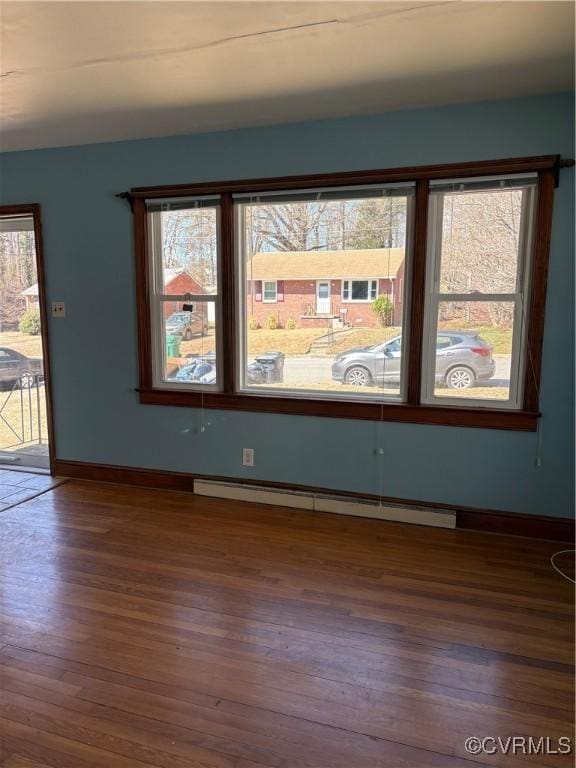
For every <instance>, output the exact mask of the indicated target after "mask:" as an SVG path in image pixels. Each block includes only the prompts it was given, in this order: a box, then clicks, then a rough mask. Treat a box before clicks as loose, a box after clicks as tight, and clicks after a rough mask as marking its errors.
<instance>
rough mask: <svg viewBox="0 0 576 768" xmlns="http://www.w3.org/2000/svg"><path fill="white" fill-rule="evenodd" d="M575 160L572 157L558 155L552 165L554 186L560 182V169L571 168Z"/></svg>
mask: <svg viewBox="0 0 576 768" xmlns="http://www.w3.org/2000/svg"><path fill="white" fill-rule="evenodd" d="M575 162H576V161H575V160H574V158H573V157H560V158H558V162H557V163H556V165H555V166H554V186H555V187H557V186H558V185H559V184H560V171H561V170H562V168H573V167H574V163H575Z"/></svg>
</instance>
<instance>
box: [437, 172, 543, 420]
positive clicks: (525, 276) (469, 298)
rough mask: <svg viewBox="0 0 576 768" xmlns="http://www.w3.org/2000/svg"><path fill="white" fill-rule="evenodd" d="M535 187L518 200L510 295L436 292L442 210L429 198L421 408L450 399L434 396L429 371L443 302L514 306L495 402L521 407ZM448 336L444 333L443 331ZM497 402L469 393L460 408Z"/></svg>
mask: <svg viewBox="0 0 576 768" xmlns="http://www.w3.org/2000/svg"><path fill="white" fill-rule="evenodd" d="M537 188H538V179H537V178H536V177H535V176H534V179H533V185H532V184H530V185H529V187H528V192H527V194H526V196H525V197H524V198H523V201H522V214H521V218H522V225H523V226H522V229H521V230H520V248H519V253H518V267H517V274H516V285H515V288H514V291H513V292H509V293H498V292H492V293H486V292H484V293H480V292H478V291H474V292H473V293H450V292H448V293H447V292H442V291H441V290H440V286H439V281H440V269H441V253H442V249H441V245H440V241H441V238H442V233H443V225H442V219H443V209H442V208H438V209H436V207H435V205H433V204H432V201H431V200H430V199H429V213H430V211H431V210H432V211H433V214H434V218H435V220H434V225H433V226H430V222H429V228H428V230H429V231H428V246H427V263H426V281H427V285H428V290H427V293H426V298H425V302H424V346H423V350H422V363H423V366H422V403H423V404H425V405H448V404H449V403H450V398H449V397H448V396H446V395H436V394H435V392H436V377H435V371H434V373H433V372H432V365H433V363H432V361H433V359H435V353H436V346H435V344H433V341H434V339H435V338H436V337H437V336H438V335H440V334H441V333H442V329H440V328H438V327H437V322H438V313H439V308H440V304H442V303H443V302H449V301H453V302H462V303H466V302H468V303H474V302H479V303H489V302H492V301H501V302H510V303H513V304H514V323H513V329H514V335H513V339H512V349H511V362H510V371H511V376H510V386H509V397H508V399H507V400H505V401H502V402H501V403H499V407H500V408H501V409H506V410H510V411H518V410H520V409H521V406H522V396H523V390H524V379H525V374H526V371H525V368H526V365H525V363H526V357H527V354H523V350H525V349H526V343H525V342H526V326H527V322H528V312H527V309H526V307H525V305H524V303H523V298H524V297H526V296H529V295H530V283H529V273H530V266H531V260H532V252H531V251H532V249H531V246H532V239H533V228H534V226H535V216H534V214H535V193H536V191H537ZM493 190H494V191H496V190H497V187H496V185H495V186H494V187H492V188H487V190H486V191H487V192H490V191H493ZM430 197H432V196H430ZM444 332H445V333H448V331H444ZM515 368H516V369H517V370H518V373H517V375H513V374H512V371H513V370H514V369H515ZM496 402H498V401H495V400H489V399H482V398H478V397H476V398H475V397H474V396H473V390H472V391H471V394H470V396H469V397H466V398H462V401H461V403H460V407H461V408H466V407H477V408H493V407H494V403H496Z"/></svg>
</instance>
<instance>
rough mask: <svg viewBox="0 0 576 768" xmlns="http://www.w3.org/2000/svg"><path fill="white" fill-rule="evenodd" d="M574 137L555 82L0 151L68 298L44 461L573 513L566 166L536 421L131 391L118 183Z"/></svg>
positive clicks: (127, 255) (9, 193) (131, 347)
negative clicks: (497, 93)
mask: <svg viewBox="0 0 576 768" xmlns="http://www.w3.org/2000/svg"><path fill="white" fill-rule="evenodd" d="M573 148H574V122H573V95H572V94H560V95H551V96H545V97H539V98H531V99H521V100H513V101H508V102H492V103H480V104H472V105H465V106H451V107H444V108H436V109H425V110H415V111H409V112H408V111H406V112H395V113H387V114H382V115H375V116H369V117H353V118H346V119H339V120H327V121H319V122H310V123H300V124H293V125H283V126H274V127H268V128H253V129H244V130H238V131H229V132H221V133H212V134H203V135H196V136H182V137H171V138H164V139H152V140H144V141H131V142H117V143H110V144H100V145H90V146H81V147H69V148H64V149H51V150H37V151H31V152H18V153H7V154H4V155H2V156H0V172H1V176H0V199H1V200H2V202H3V203H19V202H38V203H40V204H41V205H42V211H43V223H44V238H45V259H46V270H47V292H48V300H49V301H52V300H55V299H58V300H63V301H65V302H66V304H67V317H66V319H65V320H51V321H50V329H49V332H50V339H51V346H52V356H53V382H54V404H55V416H56V434H57V456H58V458H60V459H68V460H76V461H89V462H90V461H91V462H103V463H107V464H121V465H132V466H142V467H149V468H157V469H167V470H176V471H180V472H198V473H208V474H221V475H233V476H239V477H255V478H260V479H270V480H277V481H283V482H297V483H307V484H311V485H318V486H326V487H331V488H337V489H338V488H341V489H352V490H359V491H366V492H373V493H383V494H385V495H388V496H397V497H405V498H412V499H422V500H429V501H438V502H445V503H448V504H454V505H458V504H462V505H468V506H477V507H488V508H494V509H504V510H510V511H517V512H529V513H534V514H544V515H562V516H569V515H571V514H572V505H573V497H574V493H573V448H572V446H573V428H572V425H573V421H574V419H573V389H574V386H573V367H574V366H573V363H574V358H573V332H572V328H573V298H574V297H573V286H574V280H573V263H574V179H573V172H572V170H568V171H563V172H562V181H561V185H560V187H559V189H558V190H557V194H556V201H555V212H554V224H553V239H552V252H551V262H550V280H549V290H548V310H547V316H546V332H545V342H544V365H543V375H542V391H541V406H542V411H543V418H542V431H541V434H540V435H539V436H538V435H536V434H523V433H519V432H500V431H493V430H482V429H456V428H450V427H433V426H416V425H408V424H381V425H379V424H374V423H371V422H355V421H342V420H338V419H319V418H310V417H295V416H281V415H278V416H276V415H266V414H252V413H250V414H248V413H227V412H218V411H206V412H205V413H204V415H202V414H201V413H200V412H199V411H198V410H193V409H190V410H188V409H184V408H166V407H159V406H146V405H140V404H139V402H138V397H137V394H136V393H135V391H134V387H135V386H136V385H137V356H136V310H135V297H134V259H133V252H132V237H131V214H130V210H129V208H128V206H127V205H126V204H125V203H123V202H122V201H119V200H117V199H116V198H115V197H114V195H115V193H116V192H120V191H122V190H125V189H128V188H130V187H132V186H140V185H148V184H168V183H179V182H193V181H203V180H214V179H229V178H241V177H253V176H276V175H284V174H287V175H289V174H299V173H313V172H322V171H341V170H355V169H363V168H386V167H391V166H402V165H413V164H414V165H415V164H419V163H444V162H458V161H466V160H482V159H494V158H500V157H511V156H521V155H536V154H548V153H561V154H563V155H565V156H572V154H573ZM202 419H204V422H205V423H206V429H205V431H203V432H201V431H200V430H199V427H200V425H201V423H202ZM379 445H381V446H382V447H383V448H384V455H383V456H376V455H375V453H374V449H375V447H376V446H379ZM242 446H250V447H253V448H255V451H256V454H255V455H256V466H255V468H254V469H244V468H242V466H241V448H242ZM538 453H539V455H540V457H541V466H540V467H537V466H536V457H537V454H538Z"/></svg>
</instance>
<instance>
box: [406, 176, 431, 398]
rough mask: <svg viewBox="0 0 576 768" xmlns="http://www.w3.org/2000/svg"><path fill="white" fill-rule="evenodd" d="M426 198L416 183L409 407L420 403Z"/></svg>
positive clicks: (422, 185) (423, 187)
mask: <svg viewBox="0 0 576 768" xmlns="http://www.w3.org/2000/svg"><path fill="white" fill-rule="evenodd" d="M428 196H429V188H428V181H427V180H426V179H419V180H418V181H417V182H416V193H415V198H414V216H413V226H412V232H413V236H412V264H411V272H412V275H411V281H410V288H408V287H407V291H408V290H409V291H410V294H409V296H408V297H407V299H408V300H407V305H408V306H409V307H410V326H409V342H408V368H407V374H408V376H407V379H408V381H407V388H406V393H407V396H406V399H407V402H408V403H410V404H412V405H418V404H419V403H420V394H421V386H422V336H423V329H424V298H425V285H426V250H427V240H428Z"/></svg>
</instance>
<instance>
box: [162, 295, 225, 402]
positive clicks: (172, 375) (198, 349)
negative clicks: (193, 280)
mask: <svg viewBox="0 0 576 768" xmlns="http://www.w3.org/2000/svg"><path fill="white" fill-rule="evenodd" d="M171 304H172V302H170V301H166V302H161V304H160V307H161V312H162V317H161V319H160V322H161V325H162V340H163V350H162V355H163V369H162V380H163V381H164V382H166V383H170V384H177V385H186V384H194V385H197V386H208V387H216V384H217V375H216V374H217V365H216V346H217V345H216V309H215V307H216V305H215V302H213V301H194V302H192V303H191V304H189V305H186V307H187V309H186V310H185V311H179V312H172V311H171Z"/></svg>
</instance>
